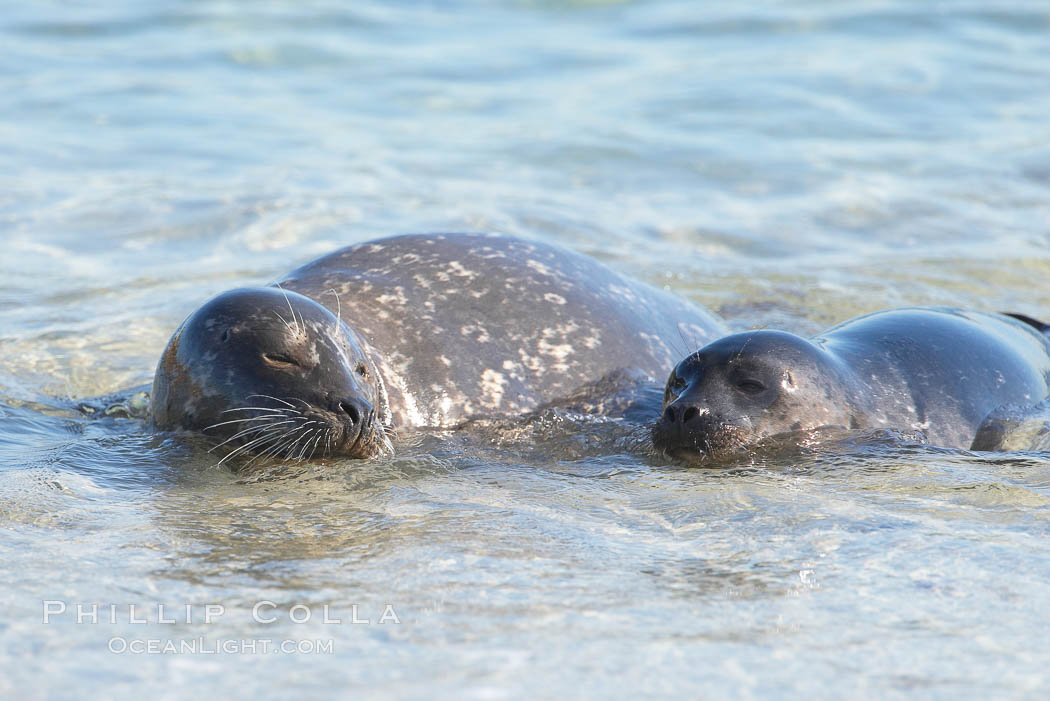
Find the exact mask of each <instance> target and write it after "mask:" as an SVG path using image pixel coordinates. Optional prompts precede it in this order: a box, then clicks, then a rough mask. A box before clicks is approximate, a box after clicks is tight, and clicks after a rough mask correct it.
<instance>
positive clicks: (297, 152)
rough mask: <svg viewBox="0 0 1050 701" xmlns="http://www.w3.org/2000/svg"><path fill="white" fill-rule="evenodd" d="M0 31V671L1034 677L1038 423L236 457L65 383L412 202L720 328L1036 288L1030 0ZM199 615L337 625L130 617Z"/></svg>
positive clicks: (1047, 135)
mask: <svg viewBox="0 0 1050 701" xmlns="http://www.w3.org/2000/svg"><path fill="white" fill-rule="evenodd" d="M0 38H2V44H3V46H4V51H3V52H0V89H2V93H3V95H4V99H3V101H2V102H0V161H2V162H3V163H4V164H5V166H6V167H5V168H3V169H2V170H0V237H2V244H3V255H2V256H0V470H2V479H0V558H2V559H0V562H3V564H4V567H3V572H2V574H0V586H2V588H3V590H4V597H3V600H4V602H5V604H6V606H5V613H4V615H3V616H2V617H0V619H2V620H0V669H2V670H3V672H2V674H0V693H3V694H8V695H17V696H19V697H22V698H33V697H41V698H42V697H54V698H62V697H69V698H83V697H84V696H111V697H131V696H135V697H141V696H142V695H143V694H149V695H151V696H154V697H167V696H171V697H185V696H187V695H189V694H199V693H203V692H205V691H208V692H211V691H213V690H214V691H216V692H218V693H225V694H231V695H235V696H238V697H240V696H244V697H248V696H259V695H262V694H266V695H276V696H284V697H288V698H301V697H302V696H303V695H305V694H308V693H311V692H328V693H331V692H332V691H341V692H344V693H345V694H347V695H355V696H356V695H360V694H366V693H367V694H369V695H371V696H375V697H381V698H406V697H408V698H411V697H417V698H421V697H426V698H432V697H448V698H519V697H522V696H530V697H564V696H566V695H578V694H582V693H584V692H586V693H587V694H588V695H590V696H592V697H599V696H620V697H627V696H630V697H634V696H638V695H643V696H651V697H666V696H670V695H672V694H673V695H682V694H686V695H693V696H695V695H697V694H702V695H704V696H710V697H715V698H717V697H724V696H737V697H762V698H766V697H769V696H774V697H777V696H785V697H802V696H807V697H813V696H815V697H818V698H831V697H841V696H843V695H846V694H850V695H859V696H865V697H872V698H875V697H878V698H882V697H885V696H897V695H905V694H918V695H921V696H932V697H949V696H951V697H956V696H987V695H995V696H997V697H1002V696H1020V697H1023V696H1038V695H1040V694H1041V692H1045V689H1046V687H1047V685H1048V684H1050V680H1048V678H1047V676H1048V673H1047V669H1050V648H1048V647H1047V645H1046V644H1045V637H1046V635H1045V631H1046V630H1047V627H1048V624H1050V584H1048V582H1050V546H1048V545H1047V543H1048V542H1050V540H1048V536H1050V524H1048V518H1050V509H1048V505H1050V454H1047V453H1041V452H1035V451H1028V452H1023V453H1005V454H978V453H974V454H970V453H966V452H958V451H944V450H940V449H937V448H936V447H931V446H924V445H921V444H918V443H914V442H908V441H898V440H889V439H883V438H880V437H879V436H868V437H859V438H857V439H856V440H854V441H846V442H844V443H837V444H836V445H834V446H833V447H829V448H828V449H821V448H819V447H817V448H814V449H812V450H808V451H802V452H800V453H795V454H792V455H779V456H778V455H774V456H757V457H756V458H755V460H753V461H748V462H746V463H744V464H740V465H735V466H730V467H727V468H725V469H718V470H683V469H680V468H678V467H676V466H673V465H665V464H661V463H660V461H658V460H653V459H650V458H648V457H646V456H645V455H644V454H642V453H640V452H638V451H636V450H634V449H633V448H632V446H633V445H635V443H633V442H632V436H633V435H634V434H633V432H632V429H630V428H629V427H626V426H623V425H621V424H617V423H615V422H613V423H583V424H577V423H574V422H573V421H571V420H569V421H565V420H564V417H562V418H559V416H558V415H555V414H552V415H548V416H545V417H542V418H541V419H539V420H537V423H536V424H534V425H529V426H526V427H525V428H524V429H523V431H522V432H521V434H520V435H518V436H510V437H506V436H505V437H504V438H503V439H501V440H492V441H484V440H470V439H468V438H464V437H457V436H451V435H441V434H436V435H424V436H418V437H415V438H413V439H411V440H409V441H407V442H405V443H404V444H403V445H401V446H399V448H400V452H399V455H398V456H397V457H396V458H393V459H390V460H384V461H379V462H375V463H352V462H345V463H338V462H336V463H328V464H319V465H309V466H303V467H301V468H298V469H293V470H290V471H289V472H288V473H287V474H285V475H283V476H282V477H281V478H280V479H253V478H245V477H243V476H239V475H236V474H234V473H232V472H230V471H228V470H225V469H222V468H216V467H215V466H214V459H213V458H212V457H210V456H208V454H207V453H206V451H205V450H204V449H203V448H202V447H201V446H199V445H195V444H194V443H193V442H187V441H180V440H173V439H171V438H170V437H165V436H160V437H158V436H154V435H152V434H151V433H150V432H149V430H148V429H147V427H146V426H144V425H143V424H142V423H141V422H138V421H135V420H131V419H123V418H119V417H104V418H99V417H98V416H94V417H88V416H85V415H83V414H82V413H80V412H78V411H76V410H75V409H74V407H75V405H76V403H77V402H79V401H83V400H85V399H89V398H92V397H97V396H100V395H105V394H109V393H115V392H122V391H124V390H126V389H128V388H134V387H137V386H139V385H142V384H144V383H147V382H149V380H150V378H151V377H152V372H153V368H154V366H155V363H156V359H157V357H158V354H159V352H160V350H161V349H162V348H163V346H164V344H165V342H166V341H167V338H168V336H169V335H170V333H171V331H172V330H173V329H174V328H175V326H176V325H177V324H178V323H179V322H180V321H181V320H182V319H183V318H184V317H185V316H186V315H187V314H188V313H189V312H190V311H192V309H193V308H194V307H195V306H196V305H198V304H199V303H200V302H201V301H203V300H204V299H206V298H207V297H209V296H210V295H212V294H214V293H216V292H219V291H221V290H223V289H227V288H230V287H233V286H236V285H241V284H256V283H265V282H267V281H269V280H272V279H274V278H276V277H278V276H280V275H281V274H282V273H283V272H286V271H287V270H289V269H291V268H292V267H294V266H295V265H298V264H300V263H302V262H305V261H307V260H309V259H310V258H312V257H314V256H317V255H320V254H322V253H325V252H328V251H330V250H332V249H334V248H336V247H337V246H340V245H345V244H348V243H353V242H355V241H361V240H366V239H369V238H373V237H375V236H382V235H388V234H393V233H399V232H410V231H435V230H492V231H502V232H506V233H511V234H518V235H523V236H530V237H536V238H540V239H543V240H547V241H552V242H557V243H561V244H562V245H565V246H569V247H571V248H573V249H575V250H579V251H582V252H585V253H588V254H591V255H594V256H596V257H598V258H600V259H601V260H604V261H606V262H607V263H609V264H610V265H612V266H613V267H615V268H616V269H618V270H621V271H623V272H625V273H627V274H630V275H634V276H637V277H639V278H641V279H644V280H647V281H649V282H651V283H654V284H656V285H660V286H664V285H666V286H668V287H669V288H670V289H672V290H674V291H676V292H677V293H679V294H682V295H684V296H687V297H689V298H691V299H693V300H695V301H697V302H699V303H702V304H705V305H707V306H709V307H710V308H712V309H714V310H716V311H719V312H720V313H722V314H723V315H724V316H725V317H726V318H727V319H728V320H729V321H730V322H731V324H733V326H734V327H735V328H738V329H744V328H752V327H778V328H785V329H789V330H792V331H796V332H802V333H811V332H815V331H817V330H819V329H822V328H824V327H825V326H827V325H830V324H832V323H835V322H837V321H841V320H843V319H846V318H849V317H851V316H854V315H856V314H860V313H863V312H867V311H872V310H875V309H880V308H884V307H889V306H898V305H904V304H950V305H961V306H967V307H974V308H978V309H986V310H1010V311H1016V312H1022V313H1027V314H1030V315H1032V316H1035V317H1041V318H1044V319H1046V318H1047V317H1050V285H1048V284H1047V282H1046V281H1047V280H1048V279H1050V248H1048V245H1047V244H1048V236H1047V222H1048V221H1050V129H1048V127H1047V122H1046V115H1047V114H1050V91H1048V89H1047V86H1050V62H1048V61H1047V60H1046V57H1047V56H1050V3H1047V2H1044V1H1043V0H1036V1H1033V2H1024V3H1020V2H1007V1H995V0H993V1H991V2H989V1H982V2H967V1H945V2H936V3H933V2H928V3H913V2H905V1H904V0H884V1H879V2H875V1H864V0H860V1H858V2H852V3H827V2H818V1H816V0H810V1H802V0H786V1H784V2H778V3H758V2H748V3H730V4H724V6H723V5H718V6H714V5H711V6H708V5H698V4H696V3H689V2H677V1H674V0H649V1H640V2H622V3H616V2H562V1H555V0H547V1H540V2H529V1H521V2H513V1H510V0H507V1H497V2H489V3H483V4H473V3H470V4H468V3H445V4H431V3H424V2H403V3H397V4H395V5H391V4H389V3H378V2H371V1H370V0H365V1H363V2H355V3H352V4H346V3H335V2H322V1H315V2H295V3H293V2H281V1H273V2H265V3H247V2H232V1H231V2H216V3H200V2H189V1H182V2H175V1H172V2H162V1H153V0H150V1H147V2H141V1H140V2H119V1H116V0H114V1H113V2H107V3H100V4H99V3H96V4H87V5H85V4H75V3H66V2H34V3H21V4H13V5H11V6H10V7H8V8H6V9H5V12H4V13H3V17H2V19H0ZM832 448H833V449H832ZM270 477H273V475H271V476H270ZM45 601H50V602H62V603H64V604H65V605H66V606H67V609H68V610H67V611H66V612H64V613H62V614H58V615H55V616H53V617H52V620H51V621H50V622H49V623H48V624H44V623H43V622H42V618H43V617H42V614H43V610H44V607H45V604H44V602H45ZM261 601H269V602H273V604H274V606H273V608H269V607H264V609H262V611H263V613H265V614H267V615H266V617H267V618H269V617H271V616H274V617H276V618H277V620H276V622H274V623H271V624H263V623H259V622H256V621H255V620H253V617H252V608H253V606H255V605H256V604H258V603H259V602H261ZM77 604H83V605H85V606H90V605H91V604H99V605H100V607H101V610H100V614H99V623H97V624H92V623H90V622H88V621H87V620H85V621H82V622H81V623H79V624H78V623H77V621H76V610H75V607H76V605H77ZM110 604H113V605H115V606H116V607H117V608H116V609H115V610H116V611H117V613H116V619H117V621H116V623H109V622H108V619H109V608H108V607H109V605H110ZM160 604H163V605H166V608H167V611H168V613H167V614H165V618H168V617H170V616H172V615H175V616H176V617H177V618H179V619H183V618H184V617H185V616H184V608H185V606H186V605H190V606H191V616H190V619H191V620H190V622H189V623H186V622H184V621H181V620H180V622H177V623H161V622H159V621H158V618H160V615H159V613H160V612H159V609H158V605H160ZM209 604H210V605H221V606H224V607H225V613H224V614H223V615H222V616H220V617H218V618H217V619H215V620H213V621H212V622H211V623H204V622H203V617H204V613H205V607H206V606H207V605H209ZM52 605H53V606H57V604H55V603H53V604H52ZM130 605H136V606H137V607H138V609H137V610H138V611H139V615H145V616H146V617H147V619H148V620H149V621H150V622H149V623H146V624H138V623H133V622H131V620H130V619H131V615H129V610H128V607H129V606H130ZM297 605H299V606H302V607H305V608H306V610H308V611H309V612H310V613H311V614H312V617H311V620H310V621H309V622H307V623H303V624H296V623H293V622H292V621H291V620H290V617H291V613H292V607H294V606H297ZM326 605H327V606H328V607H329V612H330V618H339V619H340V620H342V621H343V622H342V623H339V624H334V623H324V622H323V620H322V618H323V614H322V611H323V607H324V606H326ZM355 606H356V611H357V617H358V618H359V619H365V618H367V619H368V620H369V621H370V622H369V623H368V624H363V623H362V624H356V623H351V622H350V621H351V619H352V617H353V613H352V612H353V611H354V610H355V609H354V607H355ZM388 606H389V607H391V608H392V610H393V611H394V612H395V613H396V616H397V618H398V619H399V621H400V622H399V623H394V622H390V621H389V620H388V621H387V622H385V623H380V622H379V620H380V618H381V617H382V616H383V614H384V612H385V611H386V607H388ZM172 611H176V613H175V614H172ZM302 611H303V609H296V614H297V615H301V613H302ZM197 638H201V639H204V640H205V641H210V642H212V643H216V642H217V641H222V640H232V639H236V640H245V639H247V640H251V639H273V640H275V641H281V640H301V641H305V642H307V643H310V642H311V641H320V643H321V644H324V643H325V641H331V643H332V647H333V652H332V654H326V653H323V652H321V653H318V654H309V653H307V652H300V653H296V654H273V653H267V654H260V653H256V654H249V653H240V654H214V655H205V654H132V653H131V652H125V653H123V654H118V653H115V652H112V651H111V649H112V647H113V646H114V643H113V640H114V639H118V640H126V641H131V640H148V639H160V640H169V639H174V640H193V639H197ZM116 646H117V647H118V648H119V643H117V644H116ZM307 647H309V646H307Z"/></svg>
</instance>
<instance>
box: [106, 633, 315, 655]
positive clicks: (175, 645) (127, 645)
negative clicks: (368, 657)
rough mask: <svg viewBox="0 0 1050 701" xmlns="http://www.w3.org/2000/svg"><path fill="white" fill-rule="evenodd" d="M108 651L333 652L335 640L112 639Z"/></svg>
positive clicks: (305, 653) (165, 652) (209, 653)
mask: <svg viewBox="0 0 1050 701" xmlns="http://www.w3.org/2000/svg"><path fill="white" fill-rule="evenodd" d="M109 651H110V652H112V653H115V654H117V655H125V654H130V655H270V654H284V655H331V654H332V653H333V652H334V651H335V644H334V641H333V640H331V639H328V640H271V639H269V638H256V639H250V638H249V639H240V640H238V639H232V638H231V639H227V640H208V639H205V638H191V639H188V640H175V639H162V638H145V639H143V638H130V639H129V638H122V637H115V638H110V639H109Z"/></svg>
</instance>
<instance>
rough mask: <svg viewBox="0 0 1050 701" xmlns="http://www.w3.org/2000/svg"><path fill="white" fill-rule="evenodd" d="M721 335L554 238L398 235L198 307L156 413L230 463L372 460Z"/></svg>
mask: <svg viewBox="0 0 1050 701" xmlns="http://www.w3.org/2000/svg"><path fill="white" fill-rule="evenodd" d="M724 331H725V329H724V327H723V325H722V322H721V321H720V320H719V319H718V318H717V317H716V316H714V315H713V314H712V313H710V312H708V311H707V310H705V309H702V308H700V307H698V306H697V305H694V304H691V303H689V302H687V301H685V300H683V299H680V298H678V297H675V296H674V295H672V294H670V293H668V292H664V291H662V290H658V289H656V288H654V287H651V286H649V285H646V284H644V283H641V282H637V281H634V280H631V279H629V278H627V277H625V276H623V275H620V274H619V273H617V272H615V271H613V270H611V269H610V268H608V267H606V266H605V265H602V264H601V263H599V262H598V261H596V260H594V259H592V258H588V257H586V256H583V255H580V254H577V253H573V252H570V251H567V250H565V249H562V248H559V247H557V246H552V245H550V244H546V243H541V242H538V241H527V240H523V239H519V238H513V237H509V236H499V235H485V234H429V235H408V236H397V237H393V238H386V239H379V240H375V241H371V242H367V243H362V244H358V245H354V246H350V247H348V248H343V249H341V250H338V251H335V252H334V253H331V254H329V255H326V256H323V257H321V258H318V259H317V260H315V261H313V262H310V263H307V264H306V265H304V266H302V267H300V268H298V269H296V270H294V271H293V272H291V273H290V274H288V275H287V276H286V277H285V278H284V279H283V280H281V281H279V282H278V283H274V285H272V286H269V287H251V288H241V289H236V290H231V291H229V292H225V293H223V294H220V295H219V296H217V297H215V298H214V299H211V300H209V301H208V302H206V303H205V304H204V305H203V306H201V307H200V308H199V309H198V310H197V311H195V312H194V313H193V314H191V315H190V316H189V317H188V318H187V319H186V320H185V321H184V322H183V324H182V325H181V326H180V327H179V328H178V329H177V330H176V331H175V333H174V335H173V336H172V338H171V340H170V341H169V343H168V346H167V348H166V349H165V350H164V352H163V354H162V356H161V359H160V362H159V364H158V366H157V371H156V374H155V376H154V382H153V392H152V416H153V423H154V425H155V426H156V427H157V428H158V429H162V430H168V429H186V430H193V431H199V432H203V433H204V434H205V435H208V436H211V437H214V438H216V439H218V440H220V441H221V442H220V443H219V445H222V446H225V447H227V448H228V449H230V451H231V452H230V453H229V454H228V455H227V456H226V457H227V458H228V457H230V456H231V455H233V454H244V453H254V454H255V455H257V456H258V455H271V456H278V457H286V458H304V459H308V458H311V457H314V456H317V457H321V456H329V455H338V456H348V457H354V458H368V457H373V456H375V455H377V454H378V453H380V452H381V451H382V450H383V449H384V446H387V445H389V444H388V442H387V440H386V438H385V435H386V434H387V433H388V432H389V430H390V429H396V428H411V427H450V426H454V425H456V424H458V423H460V422H463V421H465V420H467V419H470V418H472V417H477V416H510V415H518V414H523V413H526V412H528V411H531V410H533V409H535V408H537V407H539V406H542V405H544V404H546V403H549V402H551V401H553V400H556V399H559V398H562V397H567V396H569V395H570V394H571V393H572V392H573V391H574V390H575V389H577V388H579V387H580V386H582V385H584V384H586V383H589V382H595V381H597V380H599V379H601V378H602V377H603V376H605V375H608V374H609V373H612V372H616V371H622V370H628V371H631V372H640V373H643V374H644V375H646V376H649V377H653V378H656V377H663V376H664V375H665V373H666V372H667V370H668V369H669V368H670V367H671V365H672V364H673V362H674V359H675V357H677V356H679V355H680V353H681V344H682V343H685V339H689V341H690V342H692V341H696V340H699V342H706V341H710V340H712V339H714V338H717V337H718V336H720V335H722V334H723V333H724ZM676 345H678V347H679V350H678V351H677V352H676V351H675V350H674V348H675V346H676ZM224 459H226V458H224Z"/></svg>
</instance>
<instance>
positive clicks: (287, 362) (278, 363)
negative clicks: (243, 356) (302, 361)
mask: <svg viewBox="0 0 1050 701" xmlns="http://www.w3.org/2000/svg"><path fill="white" fill-rule="evenodd" d="M262 357H263V360H265V361H266V362H267V364H269V365H272V366H273V367H275V368H291V367H296V368H297V367H300V365H299V363H297V362H296V361H295V358H293V357H291V356H288V355H284V354H283V353H263V356H262Z"/></svg>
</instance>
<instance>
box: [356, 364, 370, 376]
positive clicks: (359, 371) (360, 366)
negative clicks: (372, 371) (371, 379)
mask: <svg viewBox="0 0 1050 701" xmlns="http://www.w3.org/2000/svg"><path fill="white" fill-rule="evenodd" d="M354 370H355V371H356V372H357V374H358V375H360V376H361V377H368V368H366V367H365V364H364V363H358V364H357V367H356V368H354Z"/></svg>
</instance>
